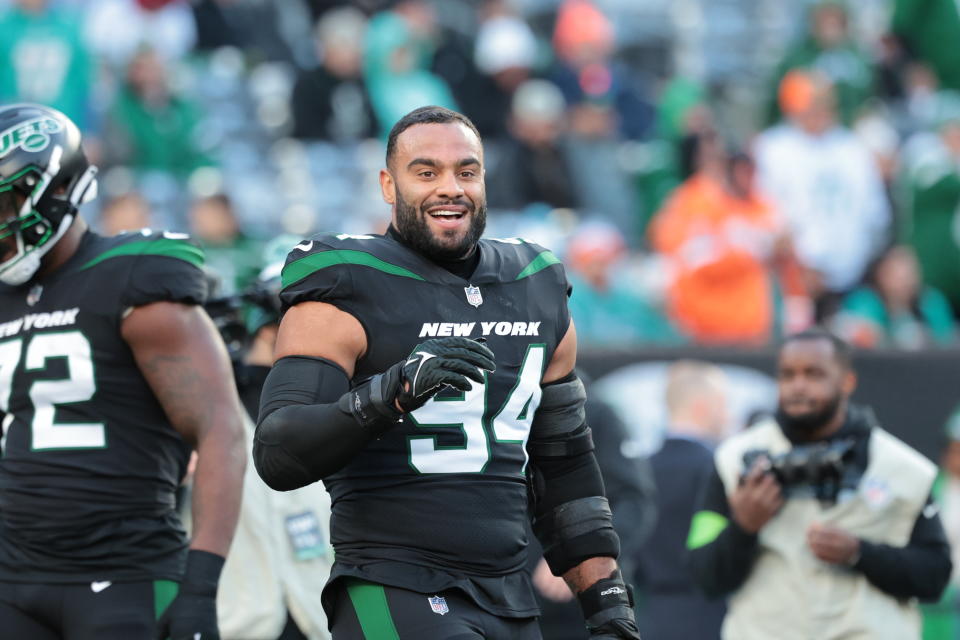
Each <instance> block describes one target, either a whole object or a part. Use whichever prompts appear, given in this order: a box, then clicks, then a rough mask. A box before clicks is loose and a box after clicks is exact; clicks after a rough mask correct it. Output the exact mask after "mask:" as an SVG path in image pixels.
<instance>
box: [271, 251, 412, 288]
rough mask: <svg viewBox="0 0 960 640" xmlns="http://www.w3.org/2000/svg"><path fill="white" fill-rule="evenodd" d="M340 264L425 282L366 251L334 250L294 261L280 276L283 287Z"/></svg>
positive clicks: (406, 270) (410, 272) (408, 271)
mask: <svg viewBox="0 0 960 640" xmlns="http://www.w3.org/2000/svg"><path fill="white" fill-rule="evenodd" d="M338 264H357V265H362V266H365V267H372V268H374V269H377V270H379V271H383V272H384V273H389V274H391V275H395V276H403V277H404V278H412V279H414V280H424V278H422V277H421V276H419V275H417V274H416V273H414V272H413V271H410V270H409V269H405V268H403V267H398V266H397V265H395V264H390V263H389V262H385V261H383V260H381V259H380V258H378V257H376V256H374V255H371V254H369V253H366V252H365V251H356V250H353V249H333V250H330V251H321V252H319V253H312V254H310V255H309V256H306V257H303V258H300V259H299V260H294V261H293V262H291V263H290V264H288V265H287V266H285V267H284V268H283V272H282V274H281V276H280V279H281V286H283V287H287V286H289V285H291V284H293V283H294V282H299V281H300V280H303V279H304V278H306V277H307V276H308V275H310V274H311V273H315V272H317V271H320V270H321V269H326V268H327V267H334V266H336V265H338Z"/></svg>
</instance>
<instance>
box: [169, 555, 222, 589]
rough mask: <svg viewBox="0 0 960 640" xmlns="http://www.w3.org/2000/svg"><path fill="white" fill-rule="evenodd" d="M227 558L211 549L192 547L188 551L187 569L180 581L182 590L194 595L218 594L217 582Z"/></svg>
mask: <svg viewBox="0 0 960 640" xmlns="http://www.w3.org/2000/svg"><path fill="white" fill-rule="evenodd" d="M224 562H225V559H224V557H223V556H219V555H217V554H215V553H210V552H209V551H200V550H199V549H190V551H189V552H188V553H187V569H186V571H184V572H183V580H181V581H180V592H181V593H190V594H194V595H209V596H215V595H217V584H218V583H219V582H220V572H221V571H222V570H223V563H224Z"/></svg>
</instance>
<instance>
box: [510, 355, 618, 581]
mask: <svg viewBox="0 0 960 640" xmlns="http://www.w3.org/2000/svg"><path fill="white" fill-rule="evenodd" d="M585 400H586V392H585V391H584V389H583V383H582V382H580V379H579V378H577V377H576V376H575V375H574V374H572V373H571V374H570V375H568V376H567V377H565V378H561V379H560V380H557V381H555V382H553V383H550V384H547V385H544V387H543V397H542V399H541V402H540V406H539V407H538V409H537V412H536V414H535V415H534V418H533V426H532V428H531V433H530V441H529V442H528V444H527V450H528V452H529V454H530V462H531V473H532V476H533V478H532V482H533V494H534V500H535V504H534V516H533V530H534V533H536V535H537V538H538V539H539V540H540V542H541V544H542V545H543V555H544V558H545V559H546V561H547V564H548V565H549V566H550V570H551V571H552V572H553V573H554V575H563V574H565V573H567V572H568V571H570V570H571V569H572V568H574V567H576V566H577V565H579V564H580V563H581V562H583V561H585V560H587V559H589V558H594V557H610V558H616V557H617V555H619V553H620V539H619V538H618V536H617V533H616V532H615V531H614V529H613V519H612V514H611V512H610V505H609V504H608V502H607V498H606V495H605V492H604V486H603V478H602V476H601V474H600V466H599V465H598V464H597V458H596V456H595V455H594V446H593V437H592V435H591V432H590V428H589V427H588V426H587V424H586V417H585V414H584V408H583V405H584V401H585Z"/></svg>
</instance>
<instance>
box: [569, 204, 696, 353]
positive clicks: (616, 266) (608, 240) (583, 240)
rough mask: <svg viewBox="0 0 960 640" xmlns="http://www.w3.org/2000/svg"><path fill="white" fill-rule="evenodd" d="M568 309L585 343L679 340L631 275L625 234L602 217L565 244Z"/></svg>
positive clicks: (618, 343) (583, 228)
mask: <svg viewBox="0 0 960 640" xmlns="http://www.w3.org/2000/svg"><path fill="white" fill-rule="evenodd" d="M566 255H567V264H568V265H569V270H568V272H567V279H568V280H569V281H570V284H571V286H572V287H573V292H572V293H571V295H570V302H569V306H570V315H571V316H572V317H573V321H574V322H575V323H576V326H577V339H578V341H580V342H581V343H582V344H584V345H591V346H595V347H596V346H611V345H621V346H622V345H628V344H643V343H652V342H656V343H661V344H662V343H671V342H678V341H679V340H680V337H679V335H678V334H677V332H676V330H675V329H674V328H673V326H672V325H671V324H670V322H669V321H668V320H667V318H666V316H665V315H664V313H663V312H662V311H661V310H660V309H659V308H658V307H657V306H656V305H655V304H653V303H652V301H649V300H647V299H645V298H644V297H643V294H642V293H641V292H639V291H638V290H637V287H636V282H635V281H634V279H633V278H631V277H630V272H629V270H628V268H627V261H626V258H627V257H628V254H627V248H626V243H625V241H624V238H623V234H622V233H621V232H620V231H618V230H617V228H616V227H614V226H612V225H610V224H608V223H601V222H592V223H587V224H584V225H583V226H582V227H580V228H579V229H578V230H577V231H576V232H575V234H574V236H573V239H572V240H571V241H570V244H569V245H568V246H567V253H566Z"/></svg>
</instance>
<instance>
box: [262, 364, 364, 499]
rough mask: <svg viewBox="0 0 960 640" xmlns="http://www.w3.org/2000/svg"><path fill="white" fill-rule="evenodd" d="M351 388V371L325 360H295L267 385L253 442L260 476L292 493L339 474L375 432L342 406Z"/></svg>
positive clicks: (276, 366) (277, 368)
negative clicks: (369, 429) (366, 427)
mask: <svg viewBox="0 0 960 640" xmlns="http://www.w3.org/2000/svg"><path fill="white" fill-rule="evenodd" d="M349 389H350V381H349V379H348V378H347V374H346V372H345V371H344V370H343V369H341V368H340V367H339V366H337V365H336V364H334V363H333V362H330V361H328V360H324V359H323V358H309V357H303V356H290V357H286V358H281V359H280V360H278V361H277V362H276V364H274V366H273V369H271V370H270V373H269V374H268V375H267V379H266V381H265V382H264V384H263V395H262V396H261V398H260V419H259V421H258V424H257V431H256V434H255V435H254V439H253V462H254V465H255V466H256V468H257V473H259V474H260V477H261V478H263V481H264V482H266V483H267V485H269V486H270V487H271V488H273V489H276V490H278V491H289V490H290V489H297V488H299V487H303V486H306V485H308V484H310V483H312V482H316V481H317V480H319V479H321V478H323V477H326V476H328V475H330V474H332V473H335V472H336V471H339V470H340V469H341V468H342V467H343V465H345V464H346V463H347V462H349V460H350V459H351V458H352V457H353V456H354V455H355V454H356V453H357V452H358V451H360V449H362V448H363V447H364V446H365V445H366V444H367V442H369V441H370V440H371V439H372V438H373V437H375V434H373V433H371V432H370V431H368V430H366V429H364V428H363V427H361V426H360V425H359V424H357V421H356V420H354V418H353V415H352V414H351V413H350V412H349V411H348V410H346V407H344V408H341V406H340V403H339V402H338V401H339V400H340V398H341V397H342V396H343V395H344V394H345V393H347V391H349Z"/></svg>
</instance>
